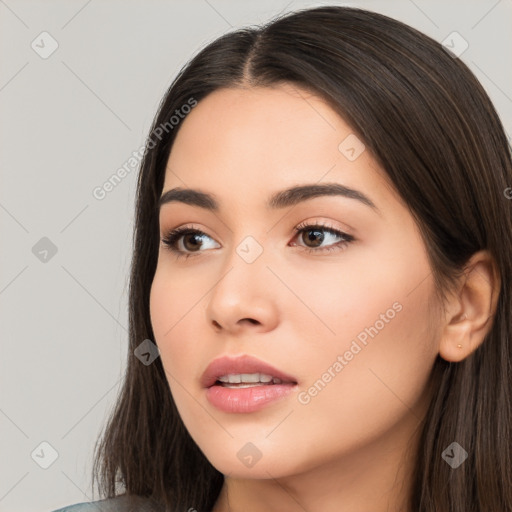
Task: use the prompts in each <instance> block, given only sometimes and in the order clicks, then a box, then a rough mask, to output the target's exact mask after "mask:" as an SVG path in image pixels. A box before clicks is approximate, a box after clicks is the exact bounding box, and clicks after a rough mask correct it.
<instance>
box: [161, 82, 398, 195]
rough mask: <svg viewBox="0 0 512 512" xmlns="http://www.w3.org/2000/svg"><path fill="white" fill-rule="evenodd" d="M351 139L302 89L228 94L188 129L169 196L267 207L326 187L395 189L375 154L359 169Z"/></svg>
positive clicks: (203, 109)
mask: <svg viewBox="0 0 512 512" xmlns="http://www.w3.org/2000/svg"><path fill="white" fill-rule="evenodd" d="M350 137H355V134H354V133H353V130H352V129H351V127H350V126H349V125H348V124H347V123H346V122H345V121H344V120H343V119H342V118H341V117H340V116H339V115H338V114H337V113H336V112H335V111H334V110H333V109H332V108H331V107H330V106H329V105H328V104H327V103H326V102H325V101H324V100H323V99H322V98H320V97H318V96H316V95H314V94H312V93H311V92H308V91H306V90H304V89H299V88H298V87H296V86H294V85H289V84H284V85H279V86H276V87H272V88H270V87H252V88H229V89H228V88H226V89H220V90H217V91H214V92H213V93H211V94H210V95H208V96H207V97H206V98H204V99H203V100H201V101H200V102H199V103H198V105H197V106H196V107H195V108H194V109H193V110H192V111H191V112H190V113H189V114H188V115H187V117H186V118H185V119H184V120H183V121H182V124H181V126H180V130H179V132H178V134H177V136H176V139H175V141H174V144H173V147H172V150H171V153H170V156H169V160H168V163H167V168H166V176H165V183H164V188H163V190H164V191H165V190H168V189H170V188H174V187H184V188H185V187H187V188H201V189H204V190H208V191H209V192H212V193H214V194H215V195H218V196H219V197H220V198H222V197H226V198H229V199H230V200H231V199H232V197H231V196H232V195H236V196H237V197H238V198H239V199H240V200H243V199H244V198H245V200H246V201H247V202H250V201H251V199H252V198H254V197H256V196H258V201H259V202H262V203H263V202H264V201H266V200H267V198H268V196H269V191H275V190H280V189H283V188H285V187H289V186H292V185H296V184H300V183H321V182H322V181H326V182H333V181H336V182H339V183H342V184H343V185H346V186H349V187H353V188H359V189H365V190H366V191H367V192H368V194H372V191H373V195H374V196H375V194H377V195H378V194H381V193H383V192H384V191H383V190H380V189H382V186H383V185H384V187H386V186H389V181H388V179H387V178H386V176H385V173H384V172H383V171H382V170H381V169H380V168H379V166H378V165H377V164H376V162H375V160H374V159H373V158H372V157H371V155H370V154H369V152H368V151H363V152H362V153H361V154H360V156H358V157H357V159H355V160H353V161H351V160H349V159H348V158H347V157H346V156H345V154H344V153H343V152H342V151H341V150H340V144H341V145H342V147H343V143H344V141H345V140H347V138H349V139H348V140H352V139H350ZM356 140H357V139H356ZM379 190H380V192H379ZM217 193H218V194H217ZM388 193H389V192H388ZM377 200H378V199H377ZM381 200H382V199H381Z"/></svg>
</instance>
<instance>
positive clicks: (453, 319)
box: [439, 250, 501, 362]
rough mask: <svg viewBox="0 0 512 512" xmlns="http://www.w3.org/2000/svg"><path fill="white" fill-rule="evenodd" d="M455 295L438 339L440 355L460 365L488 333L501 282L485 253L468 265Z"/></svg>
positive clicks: (492, 260) (483, 251)
mask: <svg viewBox="0 0 512 512" xmlns="http://www.w3.org/2000/svg"><path fill="white" fill-rule="evenodd" d="M461 281H462V284H461V285H460V286H459V288H458V290H459V292H458V294H457V295H454V296H452V297H451V298H450V299H449V304H447V306H446V314H445V318H444V326H443V329H442V332H441V338H440V340H439V355H440V356H441V357H442V358H443V359H445V360H446V361H451V362H460V361H462V360H463V359H465V358H466V357H468V356H469V355H470V354H471V353H472V352H474V351H475V350H476V349H477V348H478V347H479V346H480V345H481V344H482V343H483V342H484V339H485V336H486V335H487V333H488V332H489V331H490V329H491V326H492V322H493V319H494V315H495V313H496V307H497V303H498V297H499V291H500V284H501V279H500V276H499V272H498V271H497V267H496V264H495V262H494V259H493V258H492V256H491V255H490V253H489V252H488V251H486V250H482V251H479V252H477V253H475V254H474V255H473V256H472V257H471V258H470V260H469V262H468V263H467V265H466V267H465V271H464V275H463V276H462V278H461Z"/></svg>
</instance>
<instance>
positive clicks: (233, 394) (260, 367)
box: [201, 355, 297, 413]
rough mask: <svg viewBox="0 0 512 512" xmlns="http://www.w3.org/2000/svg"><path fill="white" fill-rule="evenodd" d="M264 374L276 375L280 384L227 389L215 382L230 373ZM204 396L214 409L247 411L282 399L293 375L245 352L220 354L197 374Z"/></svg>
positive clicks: (292, 383) (292, 384)
mask: <svg viewBox="0 0 512 512" xmlns="http://www.w3.org/2000/svg"><path fill="white" fill-rule="evenodd" d="M256 372H258V373H265V374H268V375H272V377H277V378H279V379H281V380H282V381H283V382H282V383H281V384H267V385H258V386H252V387H247V388H240V389H237V388H228V387H224V386H221V385H219V384H216V382H217V379H218V378H219V377H221V376H222V375H228V374H230V373H256ZM201 385H202V386H203V387H204V388H207V389H206V398H207V399H208V401H209V402H210V403H211V404H212V405H213V406H215V407H217V408H218V409H220V410H222V411H224V412H230V413H248V412H254V411H258V410H260V409H262V408H263V407H265V406H266V405H267V404H269V403H271V402H273V401H275V400H278V399H280V398H284V397H285V396H287V395H288V394H289V393H290V392H291V391H293V390H294V389H296V388H297V381H296V380H295V378H294V377H292V376H290V375H288V374H286V373H284V372H282V371H281V370H278V369H277V368H274V367H273V366H271V365H269V364H267V363H265V362H263V361H260V360H259V359H256V358H254V357H252V356H249V355H243V356H239V357H236V358H230V357H226V356H224V357H220V358H217V359H215V360H214V361H212V362H211V363H210V364H209V365H208V367H207V368H206V370H205V372H204V373H203V375H202V377H201Z"/></svg>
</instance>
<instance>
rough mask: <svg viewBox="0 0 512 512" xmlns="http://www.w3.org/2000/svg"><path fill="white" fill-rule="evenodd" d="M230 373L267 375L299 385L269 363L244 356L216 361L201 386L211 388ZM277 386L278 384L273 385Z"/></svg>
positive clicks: (205, 372) (220, 358)
mask: <svg viewBox="0 0 512 512" xmlns="http://www.w3.org/2000/svg"><path fill="white" fill-rule="evenodd" d="M230 373H266V374H268V375H272V377H277V378H279V379H281V380H282V381H283V384H284V383H292V384H297V380H296V379H295V377H293V376H291V375H288V374H286V373H284V372H282V371H281V370H278V369H277V368H274V367H273V366H271V365H270V364H268V363H265V362H264V361H261V360H260V359H257V358H255V357H253V356H249V355H246V354H245V355H242V356H238V357H228V356H222V357H218V358H217V359H214V360H213V361H212V362H211V363H210V364H209V365H208V366H207V368H206V370H205V371H204V373H203V375H202V377H201V385H202V387H204V388H209V387H211V386H213V385H214V384H215V382H216V381H217V379H218V378H219V377H222V376H223V375H228V374H230ZM273 385H274V386H277V385H278V384H273Z"/></svg>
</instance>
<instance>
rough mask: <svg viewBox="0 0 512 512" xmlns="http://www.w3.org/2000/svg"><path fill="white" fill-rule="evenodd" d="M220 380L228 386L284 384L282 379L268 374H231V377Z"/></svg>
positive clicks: (225, 376)
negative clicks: (268, 383)
mask: <svg viewBox="0 0 512 512" xmlns="http://www.w3.org/2000/svg"><path fill="white" fill-rule="evenodd" d="M218 380H219V381H220V382H225V383H226V384H243V383H245V384H257V383H267V382H272V383H273V384H280V383H281V382H282V381H281V379H278V378H277V377H272V375H268V374H266V373H230V374H229V375H222V376H221V377H219V378H218Z"/></svg>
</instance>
